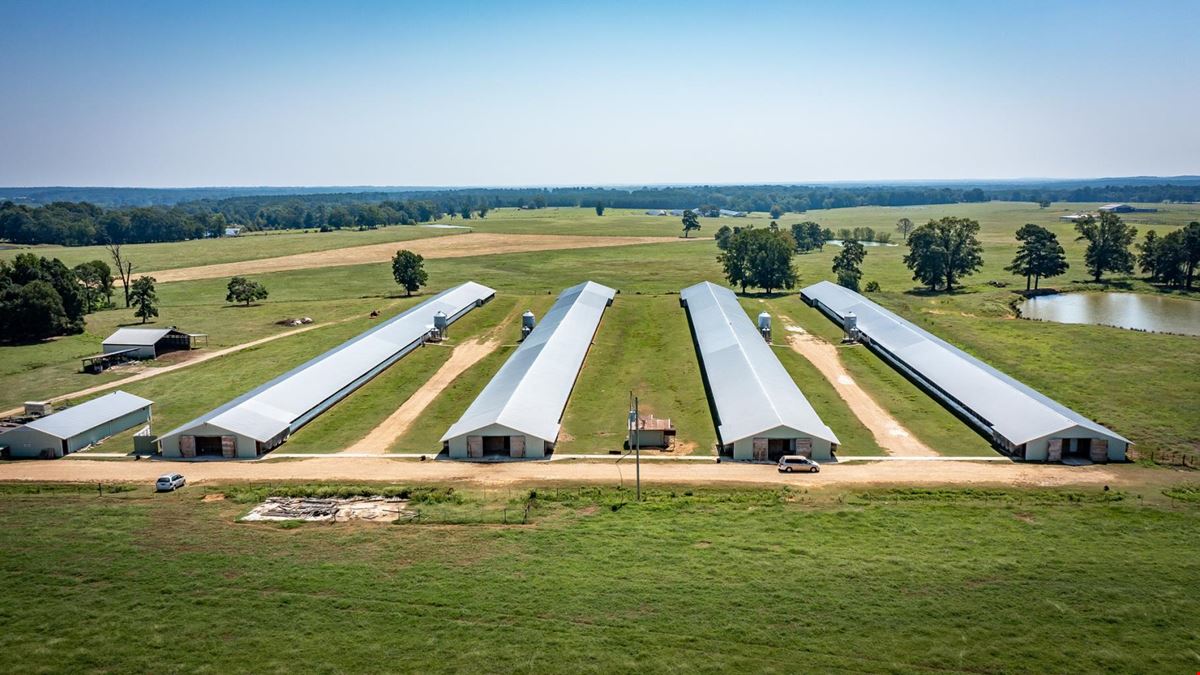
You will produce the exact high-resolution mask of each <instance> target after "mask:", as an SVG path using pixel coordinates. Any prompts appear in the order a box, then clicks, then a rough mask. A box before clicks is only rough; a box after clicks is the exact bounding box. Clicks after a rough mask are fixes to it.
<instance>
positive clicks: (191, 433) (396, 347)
mask: <svg viewBox="0 0 1200 675" xmlns="http://www.w3.org/2000/svg"><path fill="white" fill-rule="evenodd" d="M495 294H496V292H495V291H493V290H492V289H490V288H488V287H487V286H483V285H481V284H477V283H475V282H473V281H469V282H467V283H465V284H462V285H459V286H455V287H454V288H451V289H449V290H446V291H442V292H441V293H438V294H437V295H435V296H433V297H432V298H430V299H428V300H426V301H424V302H422V303H421V304H419V305H417V306H415V307H412V308H410V309H408V310H406V311H404V312H402V313H401V314H399V315H397V316H396V317H394V318H392V319H390V320H388V321H386V322H384V323H382V324H380V325H378V326H376V327H374V328H372V329H371V330H368V331H366V332H365V333H363V334H361V335H359V336H358V337H356V338H354V339H352V340H350V341H348V342H345V343H343V344H342V345H340V346H338V347H336V348H334V349H332V350H330V351H328V352H326V353H324V354H322V355H320V356H318V357H316V358H314V359H312V360H310V361H308V362H307V363H304V364H303V365H301V366H299V367H297V368H294V369H292V370H290V371H288V372H287V373H284V374H283V375H280V376H279V377H277V378H275V379H274V380H271V381H270V382H267V383H266V384H264V385H262V386H260V387H258V388H257V389H254V390H253V391H251V392H249V393H247V394H244V395H242V396H239V397H238V398H236V399H234V400H232V401H230V402H229V403H226V404H225V405H223V406H221V407H219V408H217V409H215V410H213V411H211V412H209V413H206V414H204V415H201V416H200V417H198V418H196V419H194V420H192V421H191V422H188V423H187V424H184V425H183V426H180V427H178V428H176V429H173V430H171V431H169V432H167V433H166V434H164V435H163V437H162V439H161V440H160V446H161V448H162V454H163V456H165V457H181V458H191V457H196V456H200V455H211V456H216V457H225V458H233V457H240V458H253V457H257V456H259V455H261V454H263V453H265V452H269V451H270V450H272V449H274V448H276V447H278V446H279V445H280V444H281V443H283V442H284V441H286V440H287V439H288V437H289V436H290V435H291V434H293V433H295V431H296V430H297V429H299V428H300V427H302V426H304V425H305V424H307V423H308V422H309V421H311V420H312V419H313V418H315V417H317V416H318V415H320V414H321V413H323V412H325V411H326V410H328V409H329V408H330V407H332V406H333V405H334V404H336V403H337V402H338V401H341V400H342V399H343V398H345V397H346V396H347V395H349V394H350V393H351V392H353V391H354V390H355V389H358V388H359V387H361V386H362V385H363V384H365V383H366V382H368V381H369V380H370V379H371V378H373V377H375V376H376V375H378V374H379V373H381V372H383V371H384V370H386V369H387V368H388V367H389V366H391V365H392V364H394V363H395V362H396V361H399V360H400V359H401V358H402V357H403V356H404V355H406V354H408V353H409V352H411V351H412V350H414V349H416V348H417V347H420V346H421V345H423V344H425V342H426V341H427V340H428V339H429V337H430V333H431V332H432V331H433V328H434V315H435V314H437V313H438V312H442V313H444V314H445V315H446V319H447V323H453V322H454V321H456V320H457V319H459V318H460V317H462V316H463V315H464V314H466V313H467V312H469V311H471V310H472V309H474V308H475V307H479V306H481V305H483V304H484V303H485V302H487V301H489V300H491V299H492V297H494V296H495Z"/></svg>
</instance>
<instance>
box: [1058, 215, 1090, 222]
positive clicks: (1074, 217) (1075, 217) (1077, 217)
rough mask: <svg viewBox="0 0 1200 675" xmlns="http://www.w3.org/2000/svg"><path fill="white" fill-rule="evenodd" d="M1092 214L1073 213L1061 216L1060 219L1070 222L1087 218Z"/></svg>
mask: <svg viewBox="0 0 1200 675" xmlns="http://www.w3.org/2000/svg"><path fill="white" fill-rule="evenodd" d="M1090 215H1092V214H1090V213H1072V214H1070V215H1066V216H1059V217H1058V219H1059V220H1065V221H1067V222H1070V223H1074V222H1078V221H1080V220H1083V219H1084V218H1087V217H1088V216H1090Z"/></svg>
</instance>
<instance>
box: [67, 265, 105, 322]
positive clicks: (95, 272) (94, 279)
mask: <svg viewBox="0 0 1200 675" xmlns="http://www.w3.org/2000/svg"><path fill="white" fill-rule="evenodd" d="M73 271H74V272H75V278H77V279H79V285H80V286H81V287H82V288H83V293H82V296H83V304H84V307H85V308H86V311H88V312H94V311H96V310H97V309H99V308H101V307H108V306H109V305H112V294H113V275H112V268H111V267H109V266H108V263H106V262H104V261H103V260H92V261H89V262H85V263H80V264H78V265H76V266H75V269H74V270H73Z"/></svg>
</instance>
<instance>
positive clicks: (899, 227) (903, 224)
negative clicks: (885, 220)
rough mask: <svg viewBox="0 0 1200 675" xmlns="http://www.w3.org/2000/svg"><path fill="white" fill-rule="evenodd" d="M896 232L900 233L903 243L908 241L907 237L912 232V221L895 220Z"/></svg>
mask: <svg viewBox="0 0 1200 675" xmlns="http://www.w3.org/2000/svg"><path fill="white" fill-rule="evenodd" d="M896 231H897V232H899V233H900V236H901V237H902V238H903V239H904V241H908V235H910V234H912V231H913V221H912V220H910V219H908V218H901V219H900V220H897V221H896Z"/></svg>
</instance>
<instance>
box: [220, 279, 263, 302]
mask: <svg viewBox="0 0 1200 675" xmlns="http://www.w3.org/2000/svg"><path fill="white" fill-rule="evenodd" d="M226 290H227V291H228V292H227V293H226V294H225V302H231V303H232V302H241V303H245V304H246V306H247V307H249V306H250V303H252V302H254V301H256V300H266V299H267V295H268V293H267V287H266V286H263V285H262V284H260V283H258V282H257V281H251V280H250V279H247V278H246V277H234V278H232V279H230V280H229V285H228V286H226Z"/></svg>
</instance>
